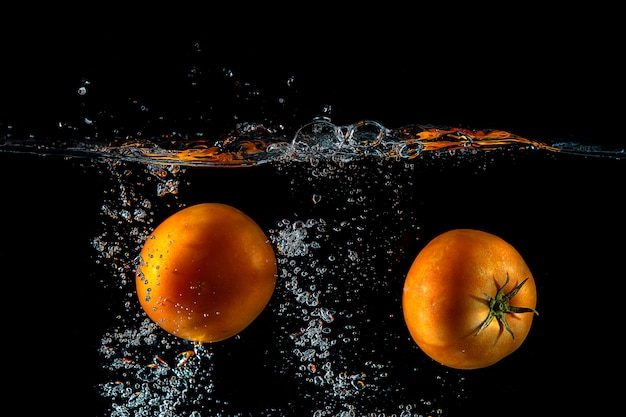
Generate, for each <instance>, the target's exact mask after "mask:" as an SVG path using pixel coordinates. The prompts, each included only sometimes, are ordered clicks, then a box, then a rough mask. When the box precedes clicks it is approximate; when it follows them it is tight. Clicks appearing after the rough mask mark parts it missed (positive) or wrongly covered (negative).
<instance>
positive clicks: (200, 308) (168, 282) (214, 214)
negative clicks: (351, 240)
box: [136, 203, 277, 342]
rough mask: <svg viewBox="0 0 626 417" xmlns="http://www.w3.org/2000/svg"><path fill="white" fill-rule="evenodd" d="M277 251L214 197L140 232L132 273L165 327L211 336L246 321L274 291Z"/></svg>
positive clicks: (231, 331) (232, 331)
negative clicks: (143, 233)
mask: <svg viewBox="0 0 626 417" xmlns="http://www.w3.org/2000/svg"><path fill="white" fill-rule="evenodd" d="M276 272H277V269H276V257H275V254H274V250H273V247H272V246H271V244H270V242H269V240H268V238H267V237H266V235H265V233H264V232H263V230H262V229H261V228H260V227H259V226H258V224H257V223H256V222H255V221H254V220H252V219H251V218H250V217H248V216H247V215H246V214H244V213H243V212H241V211H240V210H238V209H236V208H234V207H231V206H228V205H225V204H219V203H204V204H197V205H194V206H190V207H187V208H185V209H182V210H180V211H178V212H177V213H174V214H173V215H172V216H170V217H168V218H167V219H165V220H164V221H163V222H162V223H161V224H160V225H159V226H158V227H157V228H156V229H155V230H154V231H153V232H152V233H151V234H150V235H149V236H148V237H147V239H146V241H145V243H144V246H143V248H142V250H141V254H140V260H139V265H138V267H137V273H136V288H137V296H138V297H139V302H140V304H141V306H142V307H143V309H144V311H145V312H146V314H147V315H148V317H150V318H151V319H152V320H153V321H154V322H155V323H157V324H158V325H159V326H160V327H162V328H163V329H164V330H166V331H167V332H169V333H171V334H173V335H175V336H177V337H180V338H182V339H186V340H190V341H194V342H217V341H221V340H224V339H227V338H229V337H231V336H234V335H236V334H237V333H239V332H241V331H242V330H243V329H244V328H246V327H247V326H248V325H249V324H251V323H252V322H253V321H254V320H255V319H256V317H257V316H258V315H259V314H260V313H261V312H262V311H263V309H264V308H265V306H266V305H267V304H268V302H269V300H270V299H271V297H272V294H273V292H274V289H275V285H276Z"/></svg>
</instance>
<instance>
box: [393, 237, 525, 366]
mask: <svg viewBox="0 0 626 417" xmlns="http://www.w3.org/2000/svg"><path fill="white" fill-rule="evenodd" d="M536 304H537V290H536V286H535V281H534V279H533V276H532V274H531V272H530V270H529V269H528V266H527V265H526V262H525V261H524V259H523V258H522V256H521V255H520V254H519V252H518V251H517V250H516V249H515V248H514V247H513V246H511V245H510V244H509V243H507V242H506V241H504V240H503V239H501V238H500V237H498V236H495V235H493V234H490V233H486V232H483V231H479V230H472V229H457V230H451V231H448V232H445V233H443V234H441V235H439V236H437V237H435V238H434V239H433V240H432V241H430V242H429V243H428V244H427V245H426V246H425V247H424V248H423V249H422V250H421V251H420V253H419V254H418V255H417V257H416V258H415V260H414V261H413V264H412V265H411V268H410V269H409V272H408V274H407V276H406V280H405V283H404V290H403V294H402V308H403V314H404V319H405V322H406V325H407V327H408V330H409V333H410V334H411V336H412V338H413V340H414V341H415V342H416V343H417V345H418V346H419V347H420V348H421V349H422V350H423V351H424V353H426V354H427V355H428V356H430V357H431V358H432V359H434V360H436V361H437V362H439V363H441V364H443V365H446V366H449V367H451V368H457V369H477V368H483V367H486V366H489V365H492V364H494V363H496V362H498V361H499V360H501V359H502V358H504V357H505V356H507V355H509V354H511V353H512V352H513V351H515V350H516V349H517V348H519V346H520V345H521V344H522V343H523V342H524V340H525V339H526V336H527V335H528V332H529V331H530V326H531V323H532V320H533V317H534V315H535V314H537V312H536V311H535V307H536Z"/></svg>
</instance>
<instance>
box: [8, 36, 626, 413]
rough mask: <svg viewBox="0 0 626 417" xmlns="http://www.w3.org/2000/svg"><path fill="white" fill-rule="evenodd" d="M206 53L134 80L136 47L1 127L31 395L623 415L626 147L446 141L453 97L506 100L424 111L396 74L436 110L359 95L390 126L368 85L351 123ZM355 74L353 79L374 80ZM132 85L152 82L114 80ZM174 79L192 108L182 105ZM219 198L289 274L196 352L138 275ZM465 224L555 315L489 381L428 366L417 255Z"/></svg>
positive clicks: (500, 139) (11, 284)
mask: <svg viewBox="0 0 626 417" xmlns="http://www.w3.org/2000/svg"><path fill="white" fill-rule="evenodd" d="M160 47H161V46H160V45H159V48H160ZM157 49H158V48H157ZM189 49H191V52H189V55H184V56H182V57H181V56H179V55H176V59H175V58H172V59H171V60H170V61H167V63H168V64H169V65H165V64H163V65H162V66H150V65H148V64H143V63H142V64H141V65H138V66H139V69H134V70H133V68H134V67H133V66H132V65H127V66H120V65H118V64H120V63H124V62H125V63H133V62H136V59H135V58H134V54H135V52H136V51H134V50H133V56H132V57H130V56H129V55H125V60H124V59H122V60H121V61H120V60H111V61H107V64H108V66H107V67H106V71H105V70H103V71H102V72H101V73H99V72H97V71H93V70H91V71H89V70H84V71H82V72H84V73H85V74H82V73H81V76H80V77H74V78H72V79H71V82H68V83H67V85H63V83H58V84H57V83H56V82H52V81H46V82H43V84H44V86H45V87H46V89H45V92H46V93H48V92H49V91H50V90H53V91H55V92H57V93H58V95H55V94H52V96H51V97H52V98H48V99H47V100H48V101H46V103H48V105H43V107H44V108H43V111H42V112H41V113H42V114H44V116H42V119H43V122H41V123H39V119H37V118H35V122H30V123H29V122H28V120H29V117H30V116H32V114H31V113H30V112H31V111H32V112H33V113H34V110H32V109H31V108H30V107H29V106H23V107H24V108H25V109H26V110H25V111H24V114H26V115H24V114H20V117H17V122H14V120H12V118H10V117H8V116H6V118H5V116H4V114H10V112H6V113H4V114H3V119H2V120H0V129H1V130H0V169H1V171H0V172H1V174H2V176H1V177H2V178H3V179H5V182H4V184H3V186H4V187H3V204H2V205H1V206H2V209H1V210H2V211H1V212H0V215H1V218H2V219H5V222H6V225H7V227H6V229H5V235H4V239H2V242H1V246H0V259H1V260H2V262H3V264H4V265H8V266H10V268H7V269H5V271H9V272H5V273H4V274H3V277H4V278H5V280H4V281H5V283H6V288H5V294H7V295H8V296H7V298H10V299H11V301H12V302H15V301H16V300H17V302H19V306H18V307H11V311H10V312H11V316H10V321H7V327H6V328H5V330H7V345H9V346H10V347H11V349H12V353H11V355H7V360H11V361H12V360H14V359H16V360H19V365H18V368H17V371H15V372H12V373H10V374H9V375H8V377H7V380H8V381H9V382H10V383H11V389H12V390H15V392H16V395H17V393H23V391H24V390H27V391H28V393H29V394H33V395H34V396H36V398H38V399H39V398H41V399H42V402H43V403H44V404H46V405H48V406H49V407H50V408H54V409H55V410H60V411H62V412H64V413H66V414H70V415H74V414H76V415H85V414H87V415H97V416H102V417H122V416H150V417H152V416H168V417H169V416H184V417H207V416H220V417H239V416H241V417H243V416H255V417H256V416H260V417H263V416H265V417H269V416H281V417H283V416H285V417H286V416H298V417H303V416H311V417H331V416H332V417H348V416H354V417H357V416H358V417H374V416H375V417H416V416H444V417H445V416H458V415H474V414H478V413H480V414H481V415H487V416H489V415H501V410H502V409H503V407H504V406H507V408H506V409H507V410H508V411H507V413H509V415H512V414H514V413H515V412H519V413H520V414H522V415H524V414H526V415H531V414H536V413H537V412H538V411H544V410H545V409H546V407H554V409H556V410H562V409H565V408H566V407H567V406H568V404H572V401H573V400H574V401H575V406H576V407H577V409H579V410H581V412H583V411H588V412H589V414H588V415H597V414H598V413H602V411H603V410H604V409H605V408H607V407H609V406H610V404H611V401H612V398H610V396H609V395H608V394H607V392H610V391H609V389H608V388H609V387H613V385H612V384H613V382H612V381H613V380H614V377H615V370H614V369H615V365H614V363H615V360H614V359H612V358H614V357H617V358H619V357H621V353H620V352H619V351H618V349H619V344H618V343H613V342H612V340H611V337H612V335H613V334H614V332H615V328H618V325H619V323H616V321H617V320H616V319H615V317H619V315H618V312H617V311H616V309H617V306H618V305H619V302H618V303H614V302H613V300H614V294H619V291H615V292H614V291H613V283H614V282H615V280H616V278H617V279H618V278H619V277H620V276H622V275H623V272H622V269H623V268H622V265H621V262H620V259H621V256H622V252H623V245H621V243H620V242H619V239H620V236H621V235H622V233H623V221H622V220H623V213H624V209H625V208H626V207H625V206H624V202H623V201H622V200H623V198H622V195H623V180H624V178H625V176H624V175H625V173H626V167H625V165H624V157H625V153H624V149H623V148H622V147H621V146H620V145H619V144H618V145H616V144H615V142H616V141H613V143H610V144H606V143H603V142H602V139H606V138H607V136H606V135H604V136H602V135H601V136H599V137H591V136H584V135H583V136H580V135H578V136H576V135H574V136H575V137H574V138H572V137H571V136H572V135H570V134H569V133H568V132H564V133H563V134H562V135H559V134H557V135H555V134H554V131H553V130H551V131H550V133H549V134H546V135H545V136H544V135H528V134H526V133H523V134H522V133H520V132H518V131H517V130H516V129H508V128H507V129H504V130H502V129H494V128H492V127H491V126H494V125H499V126H506V125H507V123H505V122H500V121H498V123H493V124H491V123H486V124H485V125H484V126H480V124H481V123H480V122H479V121H476V120H480V118H478V119H476V120H473V121H472V124H473V125H474V126H476V125H478V126H479V127H478V128H468V127H467V124H464V125H463V126H456V125H453V126H449V125H443V124H437V123H438V122H437V121H435V120H433V121H432V123H434V124H424V123H423V122H424V120H425V119H428V117H427V116H428V115H429V113H427V110H428V109H429V108H431V107H432V106H436V105H437V103H448V102H449V101H452V102H455V103H463V104H458V105H459V106H460V107H462V108H463V109H465V107H466V106H465V104H464V103H466V102H467V101H468V100H469V98H472V100H473V101H472V102H477V103H483V104H482V105H484V106H488V103H489V102H491V101H486V100H484V98H485V97H490V95H489V94H487V93H486V92H485V93H483V91H480V93H481V94H479V95H477V96H472V95H471V94H463V93H462V92H459V91H454V94H446V92H444V91H440V89H434V90H430V92H431V94H430V95H429V94H423V92H422V87H420V89H419V90H420V94H414V95H411V94H409V93H408V92H407V91H406V86H407V85H409V83H408V82H406V81H404V83H400V82H398V85H396V83H394V82H391V81H389V80H386V82H387V84H385V85H392V86H394V85H395V86H396V87H398V90H402V96H401V97H400V98H398V99H397V100H396V101H395V102H396V103H401V104H398V106H400V107H410V105H409V102H408V101H407V100H406V98H407V97H410V98H411V100H412V102H425V103H427V104H425V105H424V107H420V108H421V109H422V110H423V111H424V113H419V112H416V113H415V116H413V117H414V119H411V118H409V121H410V123H398V124H397V125H394V124H392V123H388V122H386V121H384V122H383V121H379V120H378V119H375V118H373V117H371V116H370V115H371V114H373V113H374V114H375V113H377V112H376V111H370V109H369V108H368V107H367V106H366V105H365V104H362V105H361V106H360V107H359V104H360V102H361V101H362V100H359V97H365V100H363V102H365V103H369V105H375V106H377V107H376V108H377V109H378V111H380V108H383V107H386V106H390V104H389V103H390V102H391V101H386V100H383V99H382V98H384V97H385V95H384V94H383V93H382V92H380V91H378V92H377V90H375V89H374V87H373V86H372V85H371V84H367V83H366V82H365V81H368V79H367V77H363V79H361V80H358V82H356V81H355V82H354V85H353V86H352V87H351V91H352V92H353V93H354V94H353V96H351V97H352V100H351V101H350V100H344V101H342V100H338V99H337V100H335V101H339V102H342V103H343V108H342V107H341V106H338V105H334V104H332V100H329V102H331V103H330V104H324V105H319V103H318V101H317V99H318V98H319V97H318V96H317V95H315V94H313V96H314V99H311V97H308V96H306V95H305V96H299V93H298V88H300V89H301V90H302V89H303V87H301V86H302V84H299V83H300V82H301V81H302V78H301V77H300V74H297V73H296V75H295V76H293V77H292V75H291V73H289V72H288V73H286V74H285V73H279V74H278V75H276V76H275V77H276V78H279V81H280V83H279V84H280V88H277V89H276V91H272V92H271V93H270V92H268V91H267V89H263V88H260V87H258V83H255V82H249V81H248V80H247V79H246V78H245V76H242V75H240V73H238V72H237V71H233V70H231V69H230V68H229V67H228V65H223V66H222V65H215V66H213V65H208V66H206V65H203V62H204V61H203V59H204V58H206V52H202V51H206V50H207V49H203V47H202V45H198V44H196V43H193V47H191V48H189ZM85 50H90V49H89V48H84V49H81V51H85ZM81 56H82V55H81ZM311 61H313V62H312V63H311V64H312V65H314V67H315V69H319V68H326V67H327V64H326V63H321V64H320V63H319V62H318V61H317V60H313V59H312V60H311ZM7 62H8V61H7ZM142 62H143V61H142ZM150 62H153V61H150ZM81 63H82V62H81ZM307 65H308V63H307ZM94 66H95V65H94ZM87 67H88V66H87ZM340 67H341V68H343V70H342V71H344V72H340V73H339V75H342V76H343V78H342V80H341V83H344V84H345V83H346V82H349V81H350V80H352V77H353V71H352V70H350V71H348V70H346V69H345V68H346V66H345V65H344V66H340ZM388 67H389V68H390V69H388V70H387V71H389V73H390V74H392V75H393V76H395V75H396V73H397V70H396V69H395V68H393V67H392V66H388ZM81 68H82V66H81ZM333 68H335V67H333ZM179 69H180V70H181V71H178V70H179ZM112 70H114V71H115V72H116V73H117V74H118V75H120V74H122V77H121V78H122V79H125V78H124V75H127V73H129V74H130V75H128V77H129V78H130V79H132V80H133V81H128V80H126V84H124V83H122V84H121V85H118V84H117V81H111V82H109V83H107V81H103V80H106V79H107V78H106V77H103V74H108V71H112ZM153 71H154V72H156V75H155V74H154V72H153ZM170 71H171V72H170ZM335 71H336V72H337V71H339V69H335ZM380 71H383V70H380ZM336 72H335V73H336ZM313 73H314V71H313ZM172 74H175V75H172ZM268 74H269V71H268ZM383 74H387V73H386V72H384V71H383ZM461 75H462V74H461ZM252 78H254V77H252ZM259 78H262V77H259ZM270 78H271V77H270ZM340 78H341V77H340ZM389 78H392V77H391V76H389ZM146 79H147V81H146ZM137 80H140V81H137ZM155 80H157V81H158V82H156V81H155ZM271 80H274V78H271ZM28 81H29V83H28V84H22V85H20V88H27V89H28V90H27V91H29V92H30V91H31V90H30V88H31V87H30V86H31V85H32V84H31V83H35V84H36V82H37V79H36V78H35V77H30V78H29V80H28ZM257 81H258V80H257ZM143 82H145V83H147V86H145V85H143V84H142V83H143ZM411 82H413V83H416V81H414V80H413V81H411ZM472 82H473V80H472ZM268 83H271V81H268ZM320 84H323V83H320ZM338 84H339V83H338ZM58 85H61V87H58ZM138 86H139V87H138ZM155 86H157V87H158V86H161V87H163V86H164V87H163V88H164V89H166V90H168V91H169V90H172V91H175V93H173V92H171V91H170V92H169V93H168V94H167V97H166V98H165V99H163V100H162V101H161V100H160V99H159V97H158V94H157V92H154V89H155ZM299 86H300V87H299ZM420 86H421V84H420ZM111 87H113V88H111ZM142 87H144V88H142ZM400 87H402V88H400ZM57 88H58V90H57ZM330 89H331V87H329V90H330ZM109 90H112V91H113V92H112V93H110V95H109V94H108V93H109V92H110V91H109ZM301 90H300V91H301ZM435 90H436V91H435ZM159 91H160V90H159ZM434 93H437V94H434ZM320 95H323V94H322V93H320ZM329 96H332V97H336V96H333V95H332V94H329ZM19 97H20V98H21V100H23V101H24V102H26V104H32V103H35V100H34V99H33V100H32V101H30V100H31V99H30V98H28V97H30V96H29V95H28V94H20V95H19ZM24 97H26V98H24ZM57 97H60V98H59V103H56V102H54V103H50V102H51V101H55V100H56V99H57ZM120 97H121V98H120ZM450 97H452V98H454V100H451V99H449V98H450ZM172 98H175V99H176V100H173V99H172ZM181 98H182V99H181ZM164 102H167V103H166V105H165V104H164ZM20 103H21V102H19V100H18V101H16V104H15V105H16V106H18V107H19V105H20ZM502 103H505V101H503V102H502ZM10 104H11V105H13V103H10ZM57 104H58V105H59V106H60V107H63V111H60V110H57V108H56V105H57ZM348 104H350V105H351V106H354V107H351V108H350V110H352V109H355V110H353V112H354V113H356V117H355V118H348V117H346V113H348V114H350V111H347V112H346V109H345V108H346V107H348ZM501 105H504V104H501ZM538 105H540V103H538V104H537V106H538ZM7 107H9V106H7ZM496 107H498V106H496V105H492V106H491V107H489V110H490V111H494V109H495V108H496ZM311 108H313V110H311ZM309 110H310V111H309ZM365 110H367V111H365ZM342 111H344V113H343V114H342ZM464 111H465V110H464ZM407 112H408V110H407ZM486 112H488V111H486ZM365 113H367V114H368V115H365ZM390 113H391V112H390ZM479 113H480V112H476V113H474V114H475V115H476V114H479ZM431 114H432V113H431ZM499 114H500V116H502V115H503V114H505V112H502V113H499ZM39 116H40V115H39ZM477 117H478V116H477ZM554 117H556V115H554ZM390 118H391V119H393V117H392V116H389V113H386V114H384V115H381V118H380V120H389V119H390ZM418 118H419V120H420V122H418V121H417V120H418ZM346 119H347V121H345V120H346ZM438 119H439V120H440V119H441V118H440V117H439V118H438ZM452 119H453V118H452ZM570 119H571V122H572V123H573V122H574V121H576V120H574V119H575V118H574V117H571V118H569V119H568V120H570ZM25 120H26V121H25ZM51 120H52V123H48V122H50V121H51ZM338 120H343V121H342V122H339V121H338ZM482 120H484V119H482ZM492 120H493V119H492ZM414 121H415V122H414ZM426 122H430V121H429V120H426ZM528 123H529V124H531V123H530V122H528ZM459 125H461V123H459ZM512 125H516V124H515V123H512ZM518 126H519V124H518ZM524 126H525V125H524ZM615 126H616V125H615V124H614V123H613V124H608V125H605V126H594V128H598V129H600V128H602V127H603V128H604V129H605V131H606V130H608V131H609V132H613V133H615V132H617V131H618V129H616V127H615ZM528 130H532V129H528ZM617 142H619V141H617ZM205 201H218V202H223V203H227V204H231V205H233V206H236V207H238V208H240V209H242V210H243V211H244V212H246V213H247V214H249V215H250V216H251V217H253V218H254V219H255V220H256V221H257V222H258V223H259V225H260V226H261V227H262V228H263V229H264V230H265V231H266V233H267V234H268V237H269V238H270V241H271V242H272V244H273V245H274V247H275V249H276V253H277V258H278V267H279V268H278V271H279V272H278V282H277V288H276V292H275V294H274V296H273V298H272V300H271V301H270V304H269V305H268V308H267V309H266V310H265V311H264V312H263V313H262V315H261V316H259V318H258V319H257V320H256V321H255V322H254V323H253V325H251V326H250V327H248V328H247V329H245V330H244V331H243V332H241V334H239V335H238V336H236V337H234V338H232V339H229V340H226V341H224V342H220V343H215V344H210V345H194V344H192V343H190V342H186V341H183V340H179V339H176V338H175V337H173V336H170V335H168V334H165V333H164V332H162V331H161V330H160V329H159V328H157V327H156V326H155V325H154V324H153V323H151V322H150V321H149V320H147V318H146V317H145V315H144V314H143V312H142V310H141V308H140V306H139V304H138V303H137V300H136V295H135V293H134V269H135V259H136V256H137V254H138V252H139V250H140V248H141V245H142V243H143V241H144V239H145V238H146V236H147V235H148V234H149V233H150V231H151V230H152V229H153V228H154V227H155V226H156V225H157V224H158V223H159V222H160V221H161V220H162V219H164V218H165V217H167V216H168V215H169V214H171V213H173V212H174V211H176V210H178V209H180V208H182V207H185V206H188V205H191V204H194V203H199V202H205ZM457 227H472V228H478V229H483V230H486V231H490V232H493V233H495V234H498V235H500V236H502V237H504V238H505V239H506V240H508V241H509V242H511V243H513V244H514V245H515V246H516V247H517V248H518V249H519V250H520V252H521V253H522V254H523V256H524V257H525V259H526V260H527V262H528V263H529V266H530V267H531V270H533V273H534V275H535V279H536V281H537V286H538V298H539V301H538V309H539V310H540V311H541V316H539V317H538V318H537V320H535V322H534V323H533V328H532V329H531V332H530V335H529V337H528V339H527V340H526V341H525V343H524V345H523V346H522V347H521V348H520V349H519V350H518V351H517V352H515V353H514V354H513V355H511V356H510V357H508V358H507V359H505V360H503V361H502V362H501V363H498V364H496V365H494V366H493V367H490V368H488V369H484V370H478V371H472V372H460V371H455V370H450V369H446V368H443V367H441V366H439V365H437V364H435V363H433V362H432V361H430V360H429V359H428V358H426V357H425V356H424V355H423V354H422V352H420V350H419V349H418V348H417V347H416V346H415V344H414V343H413V342H412V340H411V339H410V337H409V335H408V332H407V331H406V329H405V327H404V323H403V321H402V312H401V309H400V292H401V288H402V283H403V280H404V274H405V273H406V271H407V270H408V267H409V265H410V263H411V261H412V260H413V258H414V257H415V255H416V254H417V252H418V251H419V249H420V248H421V247H422V246H423V245H424V244H425V242H426V241H428V240H429V239H430V238H432V237H434V236H435V235H437V234H438V233H440V232H442V231H445V230H448V229H452V228H457ZM616 242H617V243H616ZM589 281H592V285H591V286H589V285H588V282H589ZM598 283H599V285H598ZM607 293H608V294H607ZM556 387H558V389H557V388H556ZM510 401H511V402H512V404H511V403H510ZM546 404H548V405H546ZM591 413H594V414H591Z"/></svg>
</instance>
